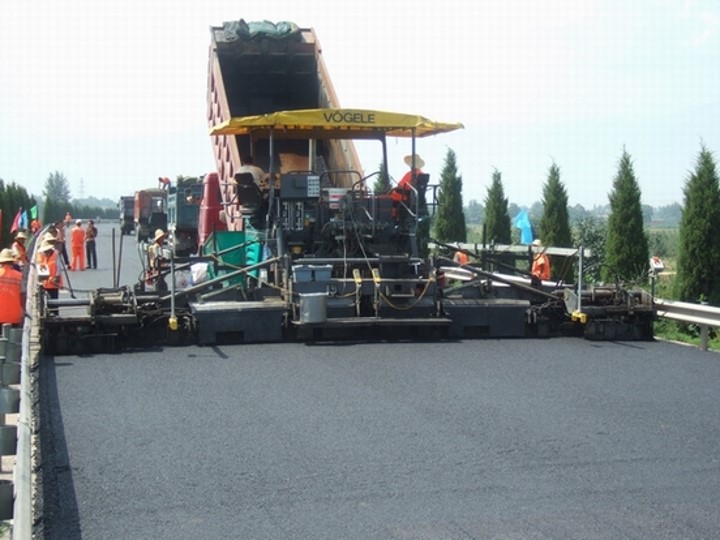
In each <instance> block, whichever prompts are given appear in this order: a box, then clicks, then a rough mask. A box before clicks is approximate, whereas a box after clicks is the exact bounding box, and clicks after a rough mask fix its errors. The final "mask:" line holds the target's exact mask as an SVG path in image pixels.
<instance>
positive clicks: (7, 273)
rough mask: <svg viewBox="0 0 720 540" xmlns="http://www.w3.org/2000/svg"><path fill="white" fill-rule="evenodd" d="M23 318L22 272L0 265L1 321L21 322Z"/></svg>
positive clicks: (7, 265) (6, 265)
mask: <svg viewBox="0 0 720 540" xmlns="http://www.w3.org/2000/svg"><path fill="white" fill-rule="evenodd" d="M22 318H23V306H22V273H21V272H18V271H17V270H15V269H14V268H13V267H12V266H10V265H9V264H2V265H0V323H3V324H5V323H9V324H20V323H21V322H22Z"/></svg>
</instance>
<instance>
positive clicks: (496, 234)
mask: <svg viewBox="0 0 720 540" xmlns="http://www.w3.org/2000/svg"><path fill="white" fill-rule="evenodd" d="M485 234H486V235H487V241H488V242H495V243H496V244H509V243H510V239H511V230H510V215H509V214H508V200H507V199H506V198H505V190H504V189H503V184H502V175H501V173H500V171H498V170H497V169H495V171H494V172H493V176H492V184H491V185H490V187H489V188H488V190H487V196H486V197H485Z"/></svg>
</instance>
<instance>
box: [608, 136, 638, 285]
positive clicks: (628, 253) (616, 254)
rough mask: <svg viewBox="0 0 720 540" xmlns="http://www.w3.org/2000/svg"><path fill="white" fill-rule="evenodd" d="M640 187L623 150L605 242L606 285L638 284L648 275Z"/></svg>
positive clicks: (628, 158) (611, 197)
mask: <svg viewBox="0 0 720 540" xmlns="http://www.w3.org/2000/svg"><path fill="white" fill-rule="evenodd" d="M640 198H641V193H640V187H639V186H638V183H637V180H636V179H635V172H634V171H633V166H632V159H631V158H630V154H628V152H627V151H626V150H625V149H624V148H623V154H622V157H621V158H620V162H619V165H618V172H617V175H616V176H615V179H614V180H613V191H612V192H611V193H610V195H609V199H610V216H609V217H608V224H607V238H606V240H605V266H604V267H603V272H602V276H603V279H604V280H605V281H608V282H611V281H615V280H616V279H620V280H623V281H635V280H638V279H640V278H642V277H643V276H644V275H645V274H646V273H647V271H648V266H649V258H650V256H649V253H648V240H647V236H646V235H645V230H644V228H643V213H642V206H641V204H640Z"/></svg>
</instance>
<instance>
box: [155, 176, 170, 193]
mask: <svg viewBox="0 0 720 540" xmlns="http://www.w3.org/2000/svg"><path fill="white" fill-rule="evenodd" d="M158 187H159V188H161V189H165V190H168V189H170V179H169V178H168V177H167V176H158Z"/></svg>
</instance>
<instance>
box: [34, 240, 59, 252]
mask: <svg viewBox="0 0 720 540" xmlns="http://www.w3.org/2000/svg"><path fill="white" fill-rule="evenodd" d="M38 249H39V250H40V251H50V250H52V249H55V242H54V241H52V240H49V239H43V241H42V242H41V243H40V247H39V248H38Z"/></svg>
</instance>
